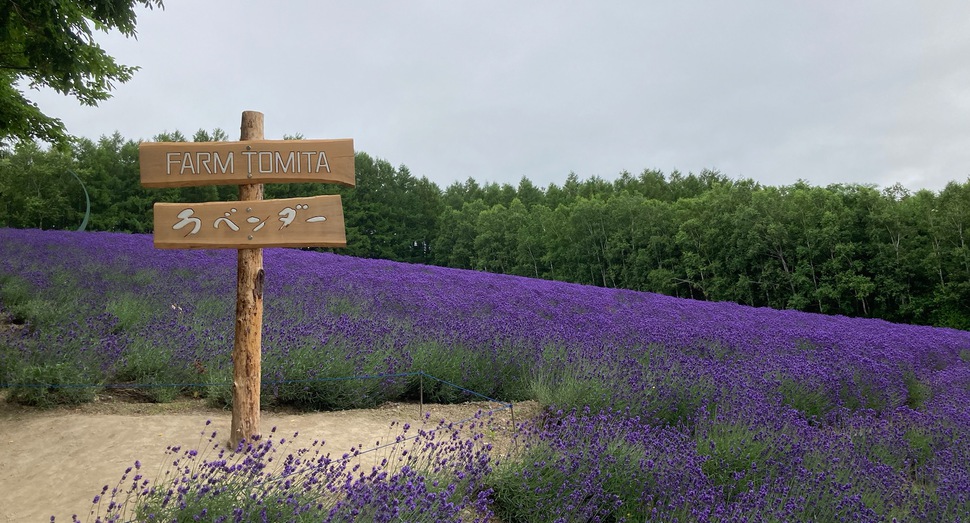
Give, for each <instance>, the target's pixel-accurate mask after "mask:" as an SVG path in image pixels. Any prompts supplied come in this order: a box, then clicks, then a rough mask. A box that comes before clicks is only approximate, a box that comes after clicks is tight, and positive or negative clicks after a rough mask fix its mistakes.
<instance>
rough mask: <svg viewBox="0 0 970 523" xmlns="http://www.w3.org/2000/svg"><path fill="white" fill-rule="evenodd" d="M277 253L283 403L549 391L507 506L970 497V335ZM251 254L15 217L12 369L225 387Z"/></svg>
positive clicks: (662, 512)
mask: <svg viewBox="0 0 970 523" xmlns="http://www.w3.org/2000/svg"><path fill="white" fill-rule="evenodd" d="M265 266H266V273H267V276H266V282H267V283H266V293H265V295H266V313H265V318H264V377H265V378H266V379H267V380H268V381H269V382H271V383H270V384H268V386H267V387H266V394H267V401H276V402H281V403H292V404H296V405H301V406H306V407H312V408H320V407H336V408H339V407H346V406H361V405H368V404H376V403H379V402H381V401H383V400H386V399H393V398H399V397H406V396H408V395H409V394H413V393H414V386H415V385H414V383H412V382H410V381H409V380H408V379H407V378H386V379H378V380H346V381H339V382H331V381H323V380H324V379H325V378H328V377H341V376H352V375H378V374H386V375H393V374H397V373H403V372H411V371H416V370H422V371H425V372H427V373H429V374H431V375H434V376H438V377H441V378H443V379H446V380H448V381H452V382H454V383H459V384H461V385H463V386H465V387H467V388H469V389H472V390H475V391H478V392H481V393H483V394H486V395H489V396H492V397H498V398H501V399H504V400H513V399H523V398H536V399H539V400H540V401H542V402H543V403H544V404H546V405H548V406H550V408H551V410H550V413H549V415H548V416H547V417H545V418H543V419H542V420H541V422H540V423H539V424H537V425H536V426H535V427H534V428H533V429H532V431H531V433H530V438H529V440H530V441H531V442H532V443H531V445H530V446H529V447H528V449H527V450H526V451H525V452H524V453H522V454H521V455H520V456H518V457H517V459H515V460H506V461H505V462H504V465H502V466H500V467H499V468H498V469H497V470H495V471H494V472H493V473H492V474H490V478H491V479H490V484H489V489H490V490H489V491H490V496H491V499H492V500H493V501H494V507H495V509H496V511H497V512H499V514H500V515H502V516H503V517H504V518H505V519H507V520H509V521H538V520H547V519H549V516H550V514H555V515H557V516H561V517H562V518H563V520H564V521H587V520H603V521H605V520H630V521H644V520H651V521H652V520H658V521H666V520H671V519H673V518H678V519H679V520H681V521H724V520H731V519H732V518H737V519H739V520H740V519H744V518H749V519H762V520H780V521H785V520H808V519H813V520H833V521H834V520H841V519H848V520H859V521H867V520H871V521H882V520H886V521H888V520H891V519H892V518H897V519H899V520H917V519H918V520H940V521H953V520H960V519H965V518H966V517H967V516H968V515H970V500H968V497H967V494H966V492H970V470H968V465H967V463H970V441H968V439H967V435H968V433H970V408H968V405H970V333H967V332H963V331H954V330H946V329H932V328H925V327H916V326H906V325H896V324H890V323H886V322H883V321H871V320H860V319H849V318H844V317H829V316H819V315H809V314H803V313H797V312H791V311H775V310H770V309H752V308H748V307H741V306H737V305H734V304H728V303H709V302H696V301H687V300H679V299H674V298H669V297H664V296H659V295H652V294H645V293H636V292H630V291H622V290H612V289H602V288H594V287H582V286H576V285H570V284H563V283H557V282H550V281H542V280H533V279H525V278H515V277H508V276H498V275H491V274H485V273H476V272H469V271H458V270H450V269H442V268H434V267H425V266H414V265H402V264H398V263H392V262H383V261H375V260H361V259H355V258H349V257H342V256H335V255H328V254H321V253H308V252H300V251H297V250H267V251H266V253H265ZM234 269H235V253H234V251H158V250H154V249H153V248H152V247H151V239H150V237H146V236H137V235H116V234H105V233H101V234H82V233H64V232H40V231H19V230H0V282H3V288H2V289H0V299H2V301H3V304H4V307H5V308H6V309H7V311H8V313H10V314H12V315H13V316H14V317H15V318H19V319H23V320H24V321H27V322H28V323H31V325H30V326H29V327H28V328H19V329H6V330H5V331H4V332H5V333H6V334H5V336H6V338H7V339H6V340H5V342H4V343H5V345H6V347H7V348H6V350H0V381H5V382H8V383H10V384H12V385H16V384H17V383H16V382H17V380H20V381H24V380H30V379H37V377H38V376H39V377H45V378H47V379H52V378H57V379H62V380H66V381H70V380H72V379H73V380H74V381H77V380H84V379H86V380H88V381H89V382H91V383H104V382H116V381H119V380H120V381H132V382H137V381H146V380H155V382H154V383H161V384H165V383H163V382H169V383H183V384H192V383H199V382H201V383H205V384H207V386H206V389H205V390H206V393H207V394H210V396H212V397H217V398H220V397H221V398H222V399H225V386H224V385H223V386H222V388H220V384H224V383H225V382H226V378H227V373H228V367H229V352H230V350H231V334H232V333H231V327H232V304H233V301H234V293H235V274H234V273H235V270H234ZM52 311H53V312H52ZM65 318H68V319H65ZM58 365H61V366H60V367H58ZM52 367H53V368H58V369H61V370H64V369H75V370H76V369H79V370H78V372H81V374H80V375H78V374H70V375H68V376H67V377H64V376H61V375H59V374H56V373H53V374H52V373H50V372H48V373H47V374H44V373H43V372H41V371H39V370H37V369H44V368H46V369H50V368H52ZM28 371H29V372H28ZM11 382H13V383H11ZM15 390H16V389H15ZM160 390H170V389H164V388H161V389H160ZM176 390H177V389H176ZM28 392H30V389H29V388H24V389H23V395H24V396H25V397H29V395H28ZM431 393H432V394H437V399H440V400H457V399H461V396H456V395H455V394H454V393H453V391H452V390H451V389H446V388H441V389H439V390H437V391H431ZM334 398H339V400H340V401H341V402H342V403H335V404H331V403H328V402H332V401H334ZM562 499H569V500H570V501H569V502H568V503H562V502H561V500H562ZM552 519H555V517H553V518H552Z"/></svg>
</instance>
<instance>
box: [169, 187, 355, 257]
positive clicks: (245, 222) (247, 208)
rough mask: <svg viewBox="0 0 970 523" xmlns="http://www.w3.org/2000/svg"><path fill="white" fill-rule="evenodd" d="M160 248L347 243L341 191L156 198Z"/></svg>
mask: <svg viewBox="0 0 970 523" xmlns="http://www.w3.org/2000/svg"><path fill="white" fill-rule="evenodd" d="M154 237H155V247H157V248H159V249H253V248H261V247H346V246H347V237H346V233H345V231H344V211H343V206H342V205H341V202H340V196H339V195H327V196H311V197H307V198H286V199H279V200H250V201H241V202H239V201H237V202H209V203H156V204H155V235H154Z"/></svg>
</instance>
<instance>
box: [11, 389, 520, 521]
mask: <svg viewBox="0 0 970 523" xmlns="http://www.w3.org/2000/svg"><path fill="white" fill-rule="evenodd" d="M496 408H501V404H495V403H486V402H482V403H468V404H462V405H424V407H423V409H424V411H425V412H430V413H431V420H432V421H435V422H436V421H437V420H439V419H446V420H449V421H461V420H465V419H467V418H469V417H471V416H473V415H475V413H476V412H478V411H489V410H493V409H496ZM420 410H421V406H419V405H418V404H404V403H389V404H387V405H384V406H382V407H380V408H377V409H370V410H349V411H341V412H325V413H309V414H305V413H287V412H266V411H264V412H263V413H262V419H261V425H260V427H261V430H262V432H263V433H264V434H266V433H267V432H268V431H269V429H270V428H271V427H273V426H276V427H277V432H278V434H279V435H280V436H291V435H292V434H293V433H294V432H297V431H298V432H299V433H300V436H299V438H297V440H296V443H297V444H298V445H299V444H300V443H303V446H309V444H310V443H311V442H312V441H313V440H314V439H322V440H324V441H325V442H326V448H328V449H329V451H330V453H331V454H332V455H341V454H343V453H344V452H346V451H348V450H350V449H352V448H353V447H355V446H358V445H362V446H363V448H364V449H367V448H372V447H374V446H375V444H376V442H378V441H380V442H382V443H383V442H387V441H389V440H392V439H393V438H394V436H396V435H397V434H399V433H400V432H399V429H392V428H391V422H393V421H398V422H402V423H404V422H407V423H411V424H412V425H414V426H419V425H420V423H421V420H422V416H421V415H420V412H419V411H420ZM535 410H536V407H535V405H534V404H523V405H516V406H515V417H516V419H517V420H518V419H525V417H528V416H529V415H530V413H531V414H534V413H535ZM207 420H209V421H211V422H212V423H211V425H209V426H208V427H207V426H206V425H205V424H206V421H207ZM230 421H231V413H230V412H228V411H223V410H216V409H210V408H206V407H205V406H204V404H203V403H202V402H201V401H193V400H182V401H179V402H175V403H170V404H149V403H132V402H130V401H121V400H118V399H112V398H102V399H101V400H100V401H97V402H95V403H92V404H89V405H83V406H80V407H77V408H72V409H55V410H49V411H44V410H37V409H28V408H23V407H18V406H15V405H11V404H9V403H7V402H6V401H5V400H4V399H3V398H2V397H0V523H14V522H17V523H19V522H31V521H50V520H51V516H55V517H56V521H58V522H69V521H71V516H72V514H76V515H77V516H78V518H79V519H80V520H81V521H93V520H94V517H93V516H92V515H91V511H92V507H93V505H92V499H93V498H94V496H95V495H97V494H99V493H100V492H101V489H102V487H103V486H104V485H110V488H113V487H115V486H116V485H117V484H118V481H119V480H120V479H121V475H122V474H123V473H124V471H125V469H126V468H128V467H130V466H132V464H133V463H134V462H135V460H140V461H141V463H142V468H141V471H142V472H143V474H144V475H145V476H146V477H148V478H149V479H151V478H152V476H154V475H156V474H157V473H158V472H157V471H158V470H159V469H160V467H161V465H162V464H163V462H165V461H167V460H166V459H165V448H166V447H167V446H169V445H181V446H183V447H186V448H198V447H199V446H200V445H202V446H205V445H206V444H207V441H208V436H209V434H210V433H211V432H212V431H213V430H215V431H217V432H218V433H219V434H220V436H219V437H218V438H217V441H221V442H223V444H225V443H226V440H227V438H228V434H229V425H230ZM510 421H511V416H510V413H509V410H508V409H504V410H499V411H497V412H495V413H494V414H492V415H491V423H492V426H494V427H496V428H497V430H492V431H489V432H490V434H491V436H490V437H492V438H495V439H496V440H497V441H495V442H494V443H495V444H496V446H498V447H502V446H503V445H506V444H507V440H504V439H503V438H506V437H507V436H508V435H509V434H510V433H511V431H510V430H509V429H510V428H511V423H510ZM202 433H205V436H204V437H203V436H202ZM367 456H374V457H375V459H376V458H377V457H378V456H380V454H379V453H378V452H374V453H369V454H367Z"/></svg>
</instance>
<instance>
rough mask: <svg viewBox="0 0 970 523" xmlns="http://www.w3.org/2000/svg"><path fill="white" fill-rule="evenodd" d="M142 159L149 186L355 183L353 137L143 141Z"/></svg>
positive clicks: (143, 172) (145, 177) (142, 169)
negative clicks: (231, 140)
mask: <svg viewBox="0 0 970 523" xmlns="http://www.w3.org/2000/svg"><path fill="white" fill-rule="evenodd" d="M138 164H139V166H140V168H141V184H142V185H143V186H145V187H189V186H194V185H219V184H222V185H245V184H258V183H295V182H321V183H339V184H341V185H346V186H350V187H353V186H354V184H355V179H354V141H353V140H352V139H341V140H246V141H240V142H142V143H141V144H139V146H138Z"/></svg>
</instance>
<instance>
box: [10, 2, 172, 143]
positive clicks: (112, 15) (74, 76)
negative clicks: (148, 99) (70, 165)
mask: <svg viewBox="0 0 970 523" xmlns="http://www.w3.org/2000/svg"><path fill="white" fill-rule="evenodd" d="M138 4H141V5H144V6H145V7H147V8H149V9H151V8H153V7H156V6H157V7H162V1H161V0H43V1H38V0H5V1H4V2H0V141H3V140H6V139H8V138H11V137H12V138H18V139H40V140H43V141H46V142H51V143H54V142H63V141H64V140H65V139H66V138H67V134H66V130H65V128H64V124H63V122H61V121H60V120H59V119H57V118H54V117H51V116H48V115H46V114H44V113H43V112H42V111H41V110H40V108H39V107H38V106H37V104H35V103H33V102H31V101H30V100H28V99H27V98H26V97H25V96H24V93H23V91H22V87H21V85H20V82H21V81H26V82H27V87H29V88H35V87H41V86H43V87H49V88H51V89H53V90H55V91H57V92H59V93H61V94H64V95H69V96H73V97H75V98H77V100H78V101H79V102H80V103H82V104H84V105H97V104H98V102H101V101H103V100H106V99H107V98H109V97H110V91H111V90H112V89H113V88H114V84H115V83H116V82H120V83H124V82H127V81H128V80H130V79H131V77H132V74H134V72H135V71H136V70H137V69H138V68H137V67H134V66H127V65H123V64H119V63H117V62H116V61H115V59H114V58H113V57H111V56H110V55H108V54H107V53H106V52H105V51H104V49H102V48H101V47H100V46H99V45H98V44H97V42H95V39H94V30H98V31H105V32H107V31H109V30H112V29H114V30H117V31H119V32H120V33H121V34H123V35H124V36H126V37H132V36H135V19H136V16H135V6H136V5H138Z"/></svg>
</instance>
